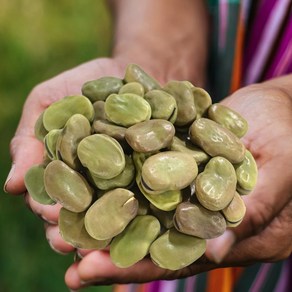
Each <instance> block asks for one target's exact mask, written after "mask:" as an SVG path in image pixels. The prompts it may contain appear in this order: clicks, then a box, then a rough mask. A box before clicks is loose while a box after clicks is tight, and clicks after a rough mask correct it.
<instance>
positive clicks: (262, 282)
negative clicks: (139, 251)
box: [114, 0, 292, 292]
mask: <svg viewBox="0 0 292 292" xmlns="http://www.w3.org/2000/svg"><path fill="white" fill-rule="evenodd" d="M194 1H195V0H194ZM208 2H209V7H210V13H211V16H212V18H213V21H212V23H213V31H212V36H213V39H212V43H211V52H210V62H209V73H210V74H209V75H210V76H209V77H210V78H209V84H208V90H209V91H210V92H211V95H212V99H213V100H214V101H219V100H220V99H222V98H224V97H226V96H227V95H228V94H230V93H232V92H233V91H235V90H237V89H238V88H240V87H242V86H245V85H248V84H252V83H256V82H260V81H264V80H267V79H270V78H273V77H276V76H280V75H284V74H287V73H292V0H257V1H255V0H241V1H240V0H209V1H208ZM191 291H192V292H193V291H199V292H201V291H207V292H214V291H216V292H231V291H235V292H245V291H251V292H258V291H264V292H269V291H271V292H272V291H276V292H288V291H292V257H290V259H288V260H285V261H280V262H277V263H274V264H271V263H267V264H260V263H259V264H255V265H253V266H250V267H248V268H224V269H218V270H214V271H210V272H208V273H202V274H199V275H197V276H193V277H189V278H186V279H180V280H173V281H155V282H152V283H147V284H140V285H139V284H130V285H116V286H114V292H191Z"/></svg>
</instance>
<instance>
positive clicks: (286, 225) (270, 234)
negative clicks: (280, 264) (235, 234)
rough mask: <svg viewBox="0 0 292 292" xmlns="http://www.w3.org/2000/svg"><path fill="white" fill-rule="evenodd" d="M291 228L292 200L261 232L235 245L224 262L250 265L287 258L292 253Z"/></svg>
mask: <svg viewBox="0 0 292 292" xmlns="http://www.w3.org/2000/svg"><path fill="white" fill-rule="evenodd" d="M291 226H292V200H291V201H290V202H289V203H288V204H287V205H286V206H285V207H284V208H283V210H282V211H281V212H280V214H279V215H278V216H277V217H275V218H274V219H273V220H272V222H271V223H270V224H269V225H268V226H267V227H266V228H265V229H264V230H263V231H262V232H260V233H259V234H257V235H255V236H252V237H249V238H247V239H245V240H242V241H241V242H239V243H238V244H236V245H235V246H234V247H233V248H232V250H231V252H230V253H229V254H228V256H227V257H226V259H225V260H224V261H226V262H227V263H230V264H234V263H236V262H237V263H238V262H241V263H243V264H251V263H254V262H255V261H261V262H274V261H279V260H283V259H286V258H288V257H289V256H290V255H291V253H292V233H291Z"/></svg>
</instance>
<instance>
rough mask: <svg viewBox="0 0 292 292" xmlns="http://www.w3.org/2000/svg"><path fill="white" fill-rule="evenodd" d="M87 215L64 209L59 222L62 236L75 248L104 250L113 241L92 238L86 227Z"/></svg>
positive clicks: (61, 211)
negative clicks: (85, 218)
mask: <svg viewBox="0 0 292 292" xmlns="http://www.w3.org/2000/svg"><path fill="white" fill-rule="evenodd" d="M85 214H86V211H84V212H81V213H76V212H71V211H69V210H67V209H65V208H62V209H61V210H60V214H59V220H58V223H59V224H58V225H59V230H60V235H61V236H62V238H63V239H64V240H65V241H66V242H68V243H70V244H71V245H72V246H74V247H75V248H82V249H104V248H105V247H107V246H108V244H109V243H110V241H111V240H110V239H108V240H96V239H94V238H92V237H91V236H90V235H89V234H88V232H87V231H86V229H85V226H84V217H85Z"/></svg>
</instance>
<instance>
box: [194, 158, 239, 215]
mask: <svg viewBox="0 0 292 292" xmlns="http://www.w3.org/2000/svg"><path fill="white" fill-rule="evenodd" d="M236 182H237V179H236V174H235V170H234V167H233V165H232V164H231V163H230V162H229V161H228V160H227V159H225V158H224V157H220V156H217V157H214V158H212V159H211V160H210V161H209V162H208V163H207V165H206V167H205V169H204V171H203V172H201V173H200V174H199V175H198V176H197V178H196V181H195V185H196V196H197V199H198V200H199V202H200V203H201V204H202V205H203V206H204V207H205V208H207V209H209V210H211V211H219V210H222V209H224V208H225V207H226V206H227V205H228V204H229V203H230V202H231V200H232V199H233V197H234V194H235V190H236Z"/></svg>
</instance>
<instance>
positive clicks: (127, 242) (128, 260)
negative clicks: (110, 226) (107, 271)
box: [110, 215, 160, 268]
mask: <svg viewBox="0 0 292 292" xmlns="http://www.w3.org/2000/svg"><path fill="white" fill-rule="evenodd" d="M159 233H160V224H159V221H158V220H157V219H156V218H155V217H154V216H151V215H145V216H137V217H136V218H135V219H134V220H133V221H132V222H131V223H130V224H129V225H128V226H127V227H126V228H125V230H124V231H123V232H122V233H120V234H119V235H117V236H116V237H115V238H114V239H113V241H112V242H111V249H110V257H111V260H112V261H113V263H114V264H115V265H116V266H117V267H120V268H127V267H130V266H132V265H134V264H135V263H137V262H138V261H140V260H142V259H143V258H144V257H145V256H146V255H147V254H148V252H149V248H150V245H151V243H152V242H153V241H154V240H155V239H156V238H157V236H158V235H159Z"/></svg>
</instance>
